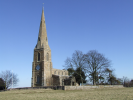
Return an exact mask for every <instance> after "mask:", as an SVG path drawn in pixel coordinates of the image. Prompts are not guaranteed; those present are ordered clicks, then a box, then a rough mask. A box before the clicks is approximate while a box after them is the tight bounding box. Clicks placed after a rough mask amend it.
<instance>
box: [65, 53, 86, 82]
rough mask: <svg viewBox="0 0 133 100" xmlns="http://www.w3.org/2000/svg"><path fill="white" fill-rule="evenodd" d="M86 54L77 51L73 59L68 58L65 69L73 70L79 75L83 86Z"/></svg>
mask: <svg viewBox="0 0 133 100" xmlns="http://www.w3.org/2000/svg"><path fill="white" fill-rule="evenodd" d="M84 63H85V61H84V54H83V53H82V52H81V51H75V52H74V53H73V55H72V58H67V59H66V60H65V65H64V67H65V68H66V69H72V70H73V72H74V73H76V74H78V75H79V76H80V79H81V81H82V84H83V80H84V79H83V77H82V71H84ZM78 68H79V69H80V71H79V72H77V71H76V69H78Z"/></svg>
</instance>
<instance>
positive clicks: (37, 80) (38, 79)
mask: <svg viewBox="0 0 133 100" xmlns="http://www.w3.org/2000/svg"><path fill="white" fill-rule="evenodd" d="M36 78H37V79H36V82H37V83H40V77H39V75H37V77H36Z"/></svg>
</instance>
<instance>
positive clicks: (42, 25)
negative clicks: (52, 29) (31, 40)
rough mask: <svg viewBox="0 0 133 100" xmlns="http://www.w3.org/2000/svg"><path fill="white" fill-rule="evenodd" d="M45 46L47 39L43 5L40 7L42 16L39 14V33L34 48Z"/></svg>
mask: <svg viewBox="0 0 133 100" xmlns="http://www.w3.org/2000/svg"><path fill="white" fill-rule="evenodd" d="M47 46H48V39H47V31H46V24H45V16H44V7H43V8H42V16H41V22H40V29H39V35H38V41H37V45H36V48H37V49H40V48H46V47H47ZM48 47H49V46H48Z"/></svg>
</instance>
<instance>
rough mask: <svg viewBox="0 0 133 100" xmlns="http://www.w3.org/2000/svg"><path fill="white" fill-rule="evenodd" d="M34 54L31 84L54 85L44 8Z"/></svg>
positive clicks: (33, 85) (35, 85)
mask: <svg viewBox="0 0 133 100" xmlns="http://www.w3.org/2000/svg"><path fill="white" fill-rule="evenodd" d="M33 56H34V57H33V63H32V79H31V86H32V87H40V86H50V85H52V62H51V49H50V47H49V45H48V37H47V31H46V24H45V17H44V9H42V16H41V22H40V29H39V35H38V40H37V45H36V46H35V48H34V55H33Z"/></svg>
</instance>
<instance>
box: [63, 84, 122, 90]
mask: <svg viewBox="0 0 133 100" xmlns="http://www.w3.org/2000/svg"><path fill="white" fill-rule="evenodd" d="M94 88H123V85H99V86H65V87H64V90H89V89H94Z"/></svg>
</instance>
